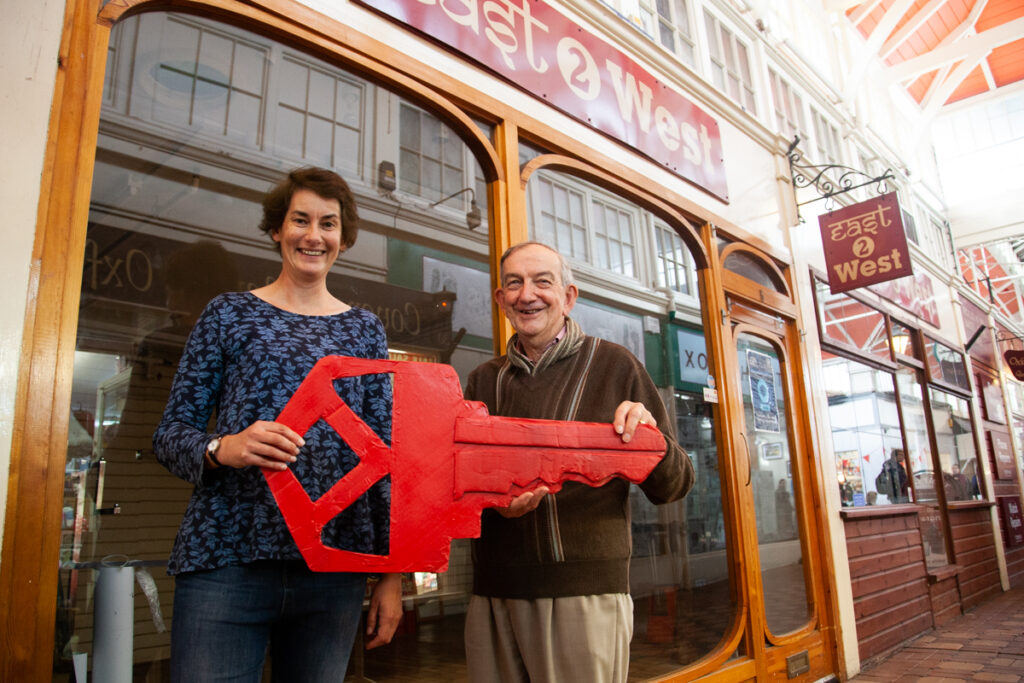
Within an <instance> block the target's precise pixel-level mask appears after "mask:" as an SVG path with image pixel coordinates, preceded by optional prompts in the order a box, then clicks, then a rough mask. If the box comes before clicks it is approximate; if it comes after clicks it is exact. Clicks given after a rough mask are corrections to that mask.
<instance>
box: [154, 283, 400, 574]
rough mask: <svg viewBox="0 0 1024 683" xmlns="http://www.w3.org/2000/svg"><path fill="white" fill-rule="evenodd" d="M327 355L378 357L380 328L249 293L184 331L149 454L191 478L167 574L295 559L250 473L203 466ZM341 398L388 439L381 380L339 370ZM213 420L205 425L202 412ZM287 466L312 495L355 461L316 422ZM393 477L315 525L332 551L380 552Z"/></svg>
mask: <svg viewBox="0 0 1024 683" xmlns="http://www.w3.org/2000/svg"><path fill="white" fill-rule="evenodd" d="M327 355H343V356H358V357H362V358H386V357H387V340H386V338H385V335H384V327H383V326H382V325H381V322H380V320H378V319H377V317H376V316H375V315H373V314H372V313H370V312H369V311H366V310H364V309H361V308H354V307H353V308H352V309H350V310H348V311H346V312H344V313H339V314H337V315H326V316H307V315H299V314H296V313H289V312H287V311H284V310H281V309H279V308H277V307H275V306H273V305H271V304H269V303H267V302H265V301H263V300H262V299H260V298H259V297H257V296H255V295H254V294H251V293H249V292H232V293H227V294H221V295H220V296H218V297H216V298H215V299H213V300H212V301H211V302H210V303H209V305H208V306H207V307H206V310H205V311H203V314H202V316H200V318H199V321H198V322H197V323H196V325H195V327H194V328H193V329H192V332H191V334H190V335H189V338H188V342H187V343H186V345H185V351H184V354H183V355H182V358H181V363H180V364H179V366H178V372H177V374H176V375H175V378H174V384H173V385H172V387H171V394H170V398H169V399H168V401H167V406H166V408H165V409H164V414H163V419H162V420H161V422H160V425H159V426H158V427H157V430H156V433H155V434H154V435H153V448H154V450H155V452H156V455H157V459H158V460H159V461H160V462H161V463H162V464H163V465H164V466H165V467H167V469H169V470H170V471H171V472H172V473H173V474H175V475H177V476H179V477H181V478H182V479H184V480H186V481H189V482H191V483H192V484H194V485H195V489H194V490H193V493H192V499H191V501H189V505H188V509H187V510H186V512H185V518H184V520H183V521H182V523H181V527H180V528H179V529H178V537H177V539H176V540H175V543H174V550H173V551H172V552H171V557H170V561H169V563H168V572H169V573H170V574H178V573H182V572H190V571H196V570H200V569H213V568H216V567H224V566H229V565H238V564H246V563H250V562H254V561H256V560H265V559H300V558H301V555H300V553H299V550H298V548H297V547H296V546H295V542H294V541H293V540H292V536H291V533H290V532H289V531H288V528H287V526H286V525H285V522H284V519H283V518H282V516H281V512H280V510H279V509H278V507H277V504H276V503H275V501H274V497H273V495H271V493H270V489H269V488H268V487H267V484H266V481H265V480H264V478H263V474H262V472H261V471H260V469H259V468H256V467H246V468H242V469H234V468H231V467H221V468H217V469H214V470H208V471H204V469H203V454H204V451H205V448H206V444H207V443H209V442H210V440H211V439H212V438H213V436H214V434H235V433H237V432H240V431H242V430H243V429H245V428H246V427H248V426H249V425H251V424H252V423H253V422H255V421H257V420H274V419H275V418H276V417H277V415H278V413H279V412H280V411H281V409H282V408H283V407H284V405H285V404H286V403H287V402H288V399H289V398H291V396H292V394H293V393H294V392H295V390H296V389H297V388H298V386H299V384H300V383H301V382H302V380H303V379H304V378H305V376H306V373H307V372H309V370H310V369H311V368H312V367H313V365H314V364H315V363H316V362H317V361H318V360H320V358H322V357H324V356H327ZM335 388H336V389H337V391H338V395H339V396H341V398H342V399H343V400H344V401H345V402H346V403H347V404H348V405H349V406H350V407H351V408H352V410H354V411H355V413H356V414H357V415H359V416H360V417H362V419H363V420H364V421H365V422H366V424H367V425H369V426H370V427H371V428H372V429H373V430H374V431H375V432H376V433H377V435H378V436H380V437H381V439H383V440H384V442H385V443H390V441H391V383H390V379H389V378H388V376H387V375H364V376H360V377H347V378H342V379H339V380H337V381H336V382H335ZM214 414H216V426H215V427H214V428H213V429H212V430H210V429H208V425H209V422H210V417H211V415H214ZM304 438H305V441H306V445H305V446H304V447H303V448H302V449H301V451H300V452H299V456H298V460H297V461H296V462H295V463H293V464H292V466H291V467H292V471H293V472H294V473H295V476H296V477H298V479H299V481H300V482H302V485H303V487H304V488H305V489H306V491H307V493H308V494H309V495H310V497H311V498H312V499H313V500H316V499H317V498H318V497H319V496H321V495H322V494H323V493H324V492H325V491H327V489H329V488H330V487H331V486H332V485H333V484H334V483H335V482H336V481H338V479H340V478H341V477H342V476H343V475H344V473H346V472H348V471H349V470H351V469H352V468H353V467H354V466H355V465H356V463H357V462H358V457H357V456H356V454H355V453H353V452H352V450H350V449H349V448H348V446H347V445H345V443H344V442H343V441H342V440H341V439H340V438H339V437H338V435H337V434H336V433H335V432H334V430H333V429H331V427H330V426H328V425H327V424H326V423H325V422H324V421H323V420H321V421H319V422H317V423H316V424H314V425H313V427H312V428H311V429H310V430H309V432H307V433H306V434H305V435H304ZM389 500H390V482H389V480H387V479H384V480H382V481H380V482H378V483H377V484H376V485H375V486H374V487H373V488H371V489H370V490H369V491H367V493H365V494H364V495H363V496H362V497H361V498H360V499H359V500H358V501H356V502H355V503H354V504H353V505H351V506H350V507H349V508H347V509H346V510H344V511H343V512H342V513H341V514H339V515H338V517H336V518H335V519H334V520H332V521H331V522H330V523H329V524H328V525H327V526H325V527H324V534H323V538H324V543H325V544H326V545H327V546H329V547H334V548H342V549H345V550H353V551H356V552H362V553H378V554H384V553H387V548H388V522H389V517H390V511H389Z"/></svg>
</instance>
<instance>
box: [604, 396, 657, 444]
mask: <svg viewBox="0 0 1024 683" xmlns="http://www.w3.org/2000/svg"><path fill="white" fill-rule="evenodd" d="M642 424H649V425H651V426H652V427H657V426H658V422H657V420H655V419H654V416H653V415H651V411H649V410H647V408H645V407H644V404H643V403H636V402H634V401H623V402H622V403H620V404H619V407H618V408H616V409H615V416H614V417H613V418H612V426H613V427H615V431H616V432H617V433H619V434H621V435H622V443H629V442H630V440H631V439H632V438H633V433H634V432H636V427H637V425H642Z"/></svg>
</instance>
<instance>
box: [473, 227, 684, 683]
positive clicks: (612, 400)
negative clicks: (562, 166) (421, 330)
mask: <svg viewBox="0 0 1024 683" xmlns="http://www.w3.org/2000/svg"><path fill="white" fill-rule="evenodd" d="M500 275H501V287H499V288H498V289H497V290H496V292H495V299H496V301H497V303H498V305H499V306H500V307H501V309H502V311H504V313H505V315H506V317H507V318H508V320H509V322H510V323H511V324H512V327H513V328H514V329H515V331H516V333H515V335H513V337H512V339H511V340H510V341H509V344H508V350H507V353H506V355H504V356H502V357H500V358H496V359H493V360H491V361H488V362H487V363H484V364H483V365H481V366H480V367H478V368H477V369H476V370H474V371H473V372H472V373H471V374H470V376H469V380H468V383H467V387H466V391H465V396H466V398H467V399H470V400H477V401H482V402H483V403H484V404H486V406H487V408H488V411H489V412H490V414H492V415H502V416H509V417H524V418H540V419H553V420H579V421H587V422H608V421H611V423H612V425H613V426H614V429H615V430H616V431H617V432H618V433H619V434H621V435H622V440H623V441H624V442H628V441H629V440H630V439H631V438H632V436H633V433H634V432H635V430H636V428H637V426H638V425H641V424H644V423H646V424H650V425H654V426H659V425H661V427H660V429H661V430H662V433H663V434H664V435H665V442H666V451H665V455H664V456H663V458H662V460H661V461H660V462H659V464H658V465H657V466H656V467H655V468H654V470H653V471H652V472H651V474H650V475H649V476H648V478H647V479H646V481H644V482H643V483H642V484H640V488H641V489H642V490H643V492H644V493H645V494H646V495H647V497H648V498H649V499H650V500H651V501H653V502H655V503H667V502H670V501H673V500H679V499H680V498H682V497H683V496H684V495H685V494H686V493H687V492H688V491H689V489H690V487H691V486H692V485H693V480H694V473H693V466H692V464H691V463H690V459H689V457H688V456H687V455H686V453H685V452H684V451H683V449H682V448H681V447H680V446H679V444H678V443H676V440H675V438H673V436H672V434H671V433H669V431H668V425H669V424H670V422H669V419H668V415H667V413H666V411H665V407H664V405H663V403H662V401H661V397H660V396H659V394H658V391H657V388H656V387H655V386H654V383H653V382H652V381H651V378H650V376H649V375H648V374H647V371H646V369H645V368H644V366H643V365H642V364H641V363H640V361H638V360H637V359H636V358H635V357H634V356H633V355H632V354H631V353H630V352H629V351H627V350H626V349H625V348H623V347H622V346H619V345H617V344H613V343H610V342H607V341H604V340H601V339H597V338H595V337H589V336H586V335H585V334H584V333H583V331H582V330H581V329H580V327H579V325H577V324H576V322H574V321H573V320H572V319H571V318H569V317H568V314H569V312H570V311H571V310H572V307H573V305H574V304H575V302H576V297H577V294H578V291H577V288H576V285H574V284H573V281H572V272H571V271H570V269H569V267H568V265H567V264H566V262H565V260H564V258H563V257H562V256H561V255H560V254H559V253H558V252H556V251H554V250H553V249H551V248H550V247H548V246H545V245H543V244H540V243H536V242H524V243H521V244H518V245H516V246H513V247H511V248H510V249H509V250H508V251H506V252H505V254H504V255H503V256H502V258H501V273H500ZM629 487H630V484H629V483H628V482H626V481H624V480H622V479H613V480H612V481H611V482H609V483H607V484H605V485H604V486H601V487H596V488H595V487H590V486H587V485H585V484H580V483H575V482H568V483H566V484H565V485H564V487H563V488H562V490H561V491H560V492H559V493H558V494H555V495H548V489H547V488H546V487H543V486H541V487H539V488H537V489H535V490H533V491H529V492H527V493H524V494H522V495H521V496H518V497H517V498H516V499H515V500H513V502H512V503H511V505H510V506H509V507H508V508H505V509H489V510H485V511H484V513H483V516H482V520H481V521H482V530H481V535H480V538H479V539H477V540H475V541H474V542H473V595H472V596H471V598H470V603H469V607H468V611H467V615H466V627H465V640H466V660H467V669H468V676H469V680H470V681H473V683H488V682H490V681H503V682H512V681H523V682H525V681H531V682H532V683H544V682H548V683H555V682H558V683H567V682H572V681H581V682H583V681H586V683H610V682H613V681H615V682H618V681H625V680H626V675H627V672H628V668H629V641H630V638H631V637H632V631H633V605H632V600H631V599H630V597H629V558H630V550H631V546H632V542H631V538H630V517H629Z"/></svg>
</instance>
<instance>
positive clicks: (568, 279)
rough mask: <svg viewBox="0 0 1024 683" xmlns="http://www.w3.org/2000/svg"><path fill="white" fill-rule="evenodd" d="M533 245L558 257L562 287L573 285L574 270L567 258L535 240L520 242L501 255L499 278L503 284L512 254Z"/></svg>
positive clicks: (548, 245)
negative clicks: (508, 259) (507, 264)
mask: <svg viewBox="0 0 1024 683" xmlns="http://www.w3.org/2000/svg"><path fill="white" fill-rule="evenodd" d="M531 245H536V246H538V247H544V248H545V249H547V250H548V251H550V252H551V253H553V254H554V255H555V256H557V257H558V267H559V276H560V277H561V278H562V286H563V287H568V286H569V285H571V284H573V277H572V268H570V267H569V262H568V261H566V260H565V257H564V256H562V254H561V252H559V251H558V250H557V249H555V248H554V247H552V246H551V245H550V244H544V243H543V242H536V241H533V240H530V241H528V242H520V243H519V244H513V245H512V246H511V247H509V248H508V249H506V250H505V253H504V254H502V255H501V261H499V272H498V277H499V278H500V280H501V282H502V283H504V282H505V260H506V259H507V258H508V257H509V256H511V255H512V254H514V253H516V252H517V251H519V250H520V249H522V248H523V247H529V246H531Z"/></svg>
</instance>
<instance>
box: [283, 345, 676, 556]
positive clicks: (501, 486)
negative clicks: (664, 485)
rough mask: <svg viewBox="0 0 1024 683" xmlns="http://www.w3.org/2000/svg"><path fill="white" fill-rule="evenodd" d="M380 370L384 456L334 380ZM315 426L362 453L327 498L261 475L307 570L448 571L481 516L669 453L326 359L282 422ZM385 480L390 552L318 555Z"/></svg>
mask: <svg viewBox="0 0 1024 683" xmlns="http://www.w3.org/2000/svg"><path fill="white" fill-rule="evenodd" d="M375 373H391V374H392V376H393V378H394V404H393V407H392V429H391V447H390V448H389V447H388V446H387V444H385V443H384V442H383V441H382V440H381V439H380V438H379V437H378V436H377V435H376V434H375V433H374V432H373V430H372V429H370V427H369V426H367V424H366V423H365V422H363V421H362V420H361V419H360V418H359V417H358V416H357V415H356V414H355V413H353V412H352V410H351V409H350V408H349V407H348V406H347V405H345V403H344V402H343V401H342V400H341V399H340V398H339V397H338V394H337V392H336V391H335V390H334V386H333V380H335V379H337V378H339V377H353V376H357V375H367V374H375ZM321 419H322V420H325V421H326V422H327V423H328V424H329V425H330V426H331V427H332V428H333V429H334V430H335V431H336V432H337V433H338V434H339V435H341V437H342V439H344V441H345V442H346V443H347V444H348V445H349V447H350V448H351V449H352V450H353V451H355V453H356V454H357V455H358V456H359V464H357V465H356V466H355V467H354V468H352V470H351V471H349V472H348V473H347V474H346V475H345V476H344V477H342V478H341V479H340V480H339V481H338V482H337V483H336V484H334V486H332V487H331V489H330V490H329V491H327V492H326V493H325V494H324V495H323V496H321V497H320V498H319V499H318V500H316V501H313V500H310V498H309V495H308V494H307V493H306V491H305V489H303V488H302V485H301V484H300V483H299V481H298V479H296V478H295V475H294V474H293V473H292V471H291V470H290V469H289V470H280V471H271V470H267V469H264V470H263V474H264V475H265V476H266V479H267V483H268V484H269V485H270V490H271V491H272V492H273V494H274V498H275V499H276V500H277V504H278V506H279V507H280V508H281V513H282V515H283V516H284V520H285V522H286V523H287V525H288V528H289V529H290V530H291V532H292V536H293V537H294V538H295V543H296V544H297V545H298V547H299V550H300V551H301V552H302V556H303V557H304V558H305V559H306V563H307V564H308V565H309V567H310V569H312V570H314V571H379V572H404V571H444V570H446V569H447V568H448V552H449V548H450V544H451V541H452V539H453V538H474V537H477V536H479V535H480V514H481V512H482V511H483V509H484V508H485V507H495V506H506V505H508V504H509V502H510V501H511V500H512V498H514V497H515V496H516V495H519V494H520V493H523V492H525V491H529V490H532V489H535V488H537V487H538V486H541V485H545V486H547V487H548V488H550V489H551V491H552V492H555V491H557V490H559V489H560V488H561V486H562V483H563V482H566V481H578V482H582V483H584V484H589V485H591V486H600V485H602V484H604V483H607V482H608V481H609V480H611V479H612V478H613V477H623V478H625V479H628V480H629V481H633V482H640V481H643V480H644V479H645V478H646V477H647V475H648V474H649V473H650V472H651V470H652V469H654V466H655V465H656V464H657V463H658V461H659V460H660V459H661V457H662V455H663V454H664V452H665V439H664V437H663V436H662V435H661V432H659V431H658V430H657V429H655V428H654V427H652V426H651V425H640V427H639V429H637V431H636V433H635V434H634V435H633V439H632V440H631V441H630V442H629V443H628V444H624V443H622V438H621V436H619V435H618V434H616V433H615V430H614V429H613V428H612V426H611V423H610V422H609V423H590V422H558V421H555V420H528V419H521V418H510V417H491V416H490V415H488V413H487V408H486V407H485V406H484V404H483V403H480V402H477V401H467V400H465V399H464V398H463V397H462V389H461V387H460V385H459V378H458V375H456V374H455V370H454V369H453V368H452V367H451V366H448V365H441V364H437V363H413V362H407V361H389V360H367V359H363V358H347V357H343V356H327V357H325V358H323V359H321V360H320V361H319V362H318V363H317V364H316V365H315V366H314V367H313V369H312V370H310V372H309V374H308V375H307V376H306V379H305V380H303V382H302V384H301V385H300V386H299V388H298V390H296V392H295V394H294V395H293V396H292V398H291V400H290V401H288V405H286V406H285V407H284V410H282V411H281V414H280V415H279V416H278V422H281V423H283V424H285V425H287V426H289V427H291V428H292V429H294V430H295V431H296V432H298V433H299V434H305V433H306V432H307V431H308V430H309V428H310V427H311V426H312V425H313V424H314V423H315V422H316V421H317V420H321ZM305 457H316V454H315V453H311V454H308V455H306V456H305ZM388 474H390V475H391V527H390V529H391V536H390V546H389V552H388V554H387V555H373V554H365V553H357V552H352V551H348V550H340V549H337V548H329V547H325V546H324V544H323V541H322V538H321V532H322V531H323V528H324V525H325V524H327V523H328V522H329V521H330V520H331V519H333V518H334V517H336V516H337V515H338V514H339V513H340V512H341V511H342V510H344V509H345V508H347V507H348V506H349V505H351V504H352V503H353V502H355V500H356V499H358V498H359V496H361V495H362V494H363V493H365V492H366V490H367V489H369V488H370V487H371V486H372V485H373V484H374V483H376V482H377V481H379V480H380V479H381V478H382V477H384V476H386V475H388Z"/></svg>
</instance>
